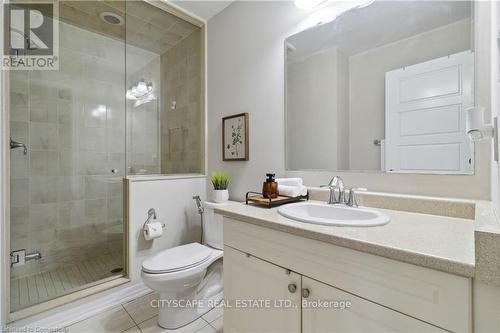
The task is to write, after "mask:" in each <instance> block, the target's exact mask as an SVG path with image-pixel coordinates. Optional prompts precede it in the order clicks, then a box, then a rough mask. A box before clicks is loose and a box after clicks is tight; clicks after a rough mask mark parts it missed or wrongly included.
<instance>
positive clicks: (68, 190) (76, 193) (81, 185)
mask: <svg viewBox="0 0 500 333" xmlns="http://www.w3.org/2000/svg"><path fill="white" fill-rule="evenodd" d="M57 187H58V189H57V199H58V201H59V202H64V201H73V200H82V199H84V198H85V195H84V194H85V193H84V189H85V178H84V177H80V176H69V177H58V184H57Z"/></svg>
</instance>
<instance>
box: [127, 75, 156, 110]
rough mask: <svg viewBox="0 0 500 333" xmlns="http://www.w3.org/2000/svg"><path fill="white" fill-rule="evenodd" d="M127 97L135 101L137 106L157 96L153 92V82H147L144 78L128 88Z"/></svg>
mask: <svg viewBox="0 0 500 333" xmlns="http://www.w3.org/2000/svg"><path fill="white" fill-rule="evenodd" d="M126 97H127V99H129V100H132V101H135V104H134V106H135V107H138V106H139V105H142V104H145V103H148V102H151V101H154V100H155V99H156V96H155V95H154V94H153V83H152V82H146V80H144V79H142V80H140V81H139V82H137V84H135V85H133V86H132V87H130V89H129V90H127V95H126Z"/></svg>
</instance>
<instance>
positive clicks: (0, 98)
mask: <svg viewBox="0 0 500 333" xmlns="http://www.w3.org/2000/svg"><path fill="white" fill-rule="evenodd" d="M124 1H126V0H124ZM142 1H144V2H147V3H148V4H150V5H152V6H155V7H157V8H158V9H159V10H163V11H166V12H168V13H170V14H172V15H174V16H176V17H178V18H180V19H182V20H184V21H187V22H189V23H191V24H193V25H196V26H197V27H199V28H200V29H201V35H202V38H201V40H202V42H201V44H202V45H201V49H202V55H203V56H202V64H201V68H202V76H201V78H200V81H201V84H202V92H203V98H202V102H201V106H200V108H201V110H202V113H203V122H202V124H203V132H204V134H203V136H202V138H203V140H204V147H203V158H202V173H204V172H205V170H207V159H206V151H207V140H206V135H207V122H206V118H207V107H206V106H207V103H206V99H207V88H206V87H207V82H206V80H207V68H206V63H207V53H206V51H207V48H206V40H207V35H206V21H204V20H202V19H201V18H199V17H197V16H195V15H193V14H191V13H189V12H187V11H185V10H183V9H182V8H180V7H178V6H176V5H174V4H171V3H168V2H167V0H142ZM7 2H8V1H6V0H1V1H0V17H3V14H4V13H3V5H4V3H7ZM3 34H4V29H3V24H0V36H3ZM0 52H1V53H0V54H3V42H1V43H0ZM9 96H10V91H9V71H8V70H3V63H2V62H0V112H1V114H0V328H1V327H4V326H6V325H7V324H8V323H10V322H13V321H16V320H20V319H24V318H27V317H30V316H33V315H36V314H39V313H41V312H44V311H47V310H50V309H53V308H56V307H58V306H62V305H64V304H67V303H70V302H73V301H76V300H79V299H81V298H83V297H86V296H90V295H93V294H97V293H99V292H102V291H105V290H109V289H112V288H114V287H117V286H120V285H123V284H126V283H129V282H131V280H130V272H129V267H130V256H129V238H130V233H129V230H128V225H129V223H128V207H127V202H126V199H127V191H128V188H127V186H126V184H127V182H126V175H125V177H124V179H123V182H124V186H123V198H124V203H123V211H124V214H123V223H124V257H125V258H124V260H125V265H124V266H125V267H124V268H125V273H124V275H123V276H122V277H117V278H115V279H113V280H110V281H104V282H102V283H99V284H97V285H94V286H90V287H88V288H85V289H82V290H77V291H74V292H72V293H70V294H67V295H63V296H60V297H56V298H54V299H51V300H48V301H45V302H43V303H40V304H36V305H33V306H30V307H28V308H25V309H21V310H18V311H15V312H11V311H10V270H11V267H10V256H9V254H10V149H8V147H7V145H8V143H9V137H10V125H9V124H10V122H9V113H10V107H9ZM124 98H125V97H124Z"/></svg>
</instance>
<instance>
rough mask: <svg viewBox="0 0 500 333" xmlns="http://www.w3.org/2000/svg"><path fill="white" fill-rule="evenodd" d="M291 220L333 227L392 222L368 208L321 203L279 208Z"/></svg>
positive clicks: (365, 225)
mask: <svg viewBox="0 0 500 333" xmlns="http://www.w3.org/2000/svg"><path fill="white" fill-rule="evenodd" d="M278 213H280V214H281V215H283V216H284V217H288V218H289V219H292V220H296V221H300V222H306V223H312V224H323V225H332V226H350V227H373V226H377V225H384V224H387V223H389V222H390V220H391V219H390V218H389V216H387V215H385V214H384V213H381V212H378V211H376V210H373V209H368V208H359V207H357V208H355V207H348V206H343V205H328V204H326V203H324V204H323V203H319V202H300V203H295V204H289V205H284V206H281V207H280V208H278Z"/></svg>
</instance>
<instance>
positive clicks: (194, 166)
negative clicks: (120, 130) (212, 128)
mask: <svg viewBox="0 0 500 333" xmlns="http://www.w3.org/2000/svg"><path fill="white" fill-rule="evenodd" d="M179 29H182V27H180V28H179ZM200 36H201V35H200V32H199V31H195V32H193V33H192V34H191V35H190V36H189V37H187V38H185V39H184V40H182V41H181V42H180V43H179V44H177V45H175V46H174V47H172V48H171V49H170V50H168V51H167V52H166V53H165V54H163V55H162V63H161V65H162V66H161V71H162V74H161V76H162V78H163V80H164V82H165V84H164V86H163V87H162V88H163V89H162V98H163V100H164V101H165V104H164V107H163V108H162V112H161V118H160V119H161V129H162V134H161V138H162V141H161V142H162V146H161V157H162V159H161V164H162V165H161V171H162V173H185V172H195V173H196V172H201V171H202V156H203V149H204V145H203V144H202V139H201V138H202V137H203V136H204V135H203V126H202V116H203V110H202V108H201V99H202V97H203V96H202V93H201V64H202V62H201V39H200ZM173 101H175V102H176V104H177V107H176V108H175V109H174V110H172V109H171V108H170V105H171V104H172V102H173Z"/></svg>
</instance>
